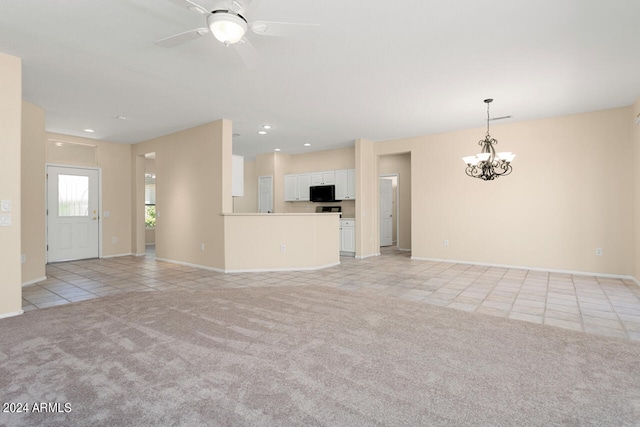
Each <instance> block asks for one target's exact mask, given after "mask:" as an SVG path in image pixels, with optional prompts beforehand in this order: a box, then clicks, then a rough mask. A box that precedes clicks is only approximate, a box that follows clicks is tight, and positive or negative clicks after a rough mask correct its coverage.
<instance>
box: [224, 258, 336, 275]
mask: <svg viewBox="0 0 640 427" xmlns="http://www.w3.org/2000/svg"><path fill="white" fill-rule="evenodd" d="M336 265H340V262H339V261H338V262H334V263H332V264H325V265H320V266H318V267H300V268H289V267H282V268H280V267H278V268H265V269H262V268H255V269H253V268H252V269H240V270H225V271H224V272H225V273H269V272H279V271H315V270H322V269H323V268H329V267H335V266H336Z"/></svg>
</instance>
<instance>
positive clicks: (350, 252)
mask: <svg viewBox="0 0 640 427" xmlns="http://www.w3.org/2000/svg"><path fill="white" fill-rule="evenodd" d="M355 254H356V221H355V220H354V219H341V220H340V255H345V256H355Z"/></svg>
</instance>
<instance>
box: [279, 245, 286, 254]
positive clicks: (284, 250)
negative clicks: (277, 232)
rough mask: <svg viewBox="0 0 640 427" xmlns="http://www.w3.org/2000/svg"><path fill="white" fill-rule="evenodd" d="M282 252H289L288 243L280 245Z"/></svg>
mask: <svg viewBox="0 0 640 427" xmlns="http://www.w3.org/2000/svg"><path fill="white" fill-rule="evenodd" d="M280 252H282V253H285V252H287V245H280Z"/></svg>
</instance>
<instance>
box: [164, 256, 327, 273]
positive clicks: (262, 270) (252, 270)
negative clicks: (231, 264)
mask: <svg viewBox="0 0 640 427" xmlns="http://www.w3.org/2000/svg"><path fill="white" fill-rule="evenodd" d="M156 260H157V261H164V262H168V263H171V264H178V265H184V266H186V267H195V268H202V269H203V270H209V271H215V272H217V273H225V274H226V273H268V272H277V271H313V270H321V269H323V268H328V267H334V266H336V265H340V262H339V261H338V262H336V263H332V264H326V265H321V266H318V267H300V268H289V267H283V268H247V269H244V268H243V269H237V270H235V269H229V270H226V269H222V268H217V267H209V266H207V265H200V264H192V263H190V262H184V261H176V260H174V259H167V258H156Z"/></svg>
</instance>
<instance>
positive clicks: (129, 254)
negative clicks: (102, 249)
mask: <svg viewBox="0 0 640 427" xmlns="http://www.w3.org/2000/svg"><path fill="white" fill-rule="evenodd" d="M131 255H133V253H131V252H129V253H128V254H113V255H102V257H101V258H102V259H106V258H118V257H121V256H131Z"/></svg>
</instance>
